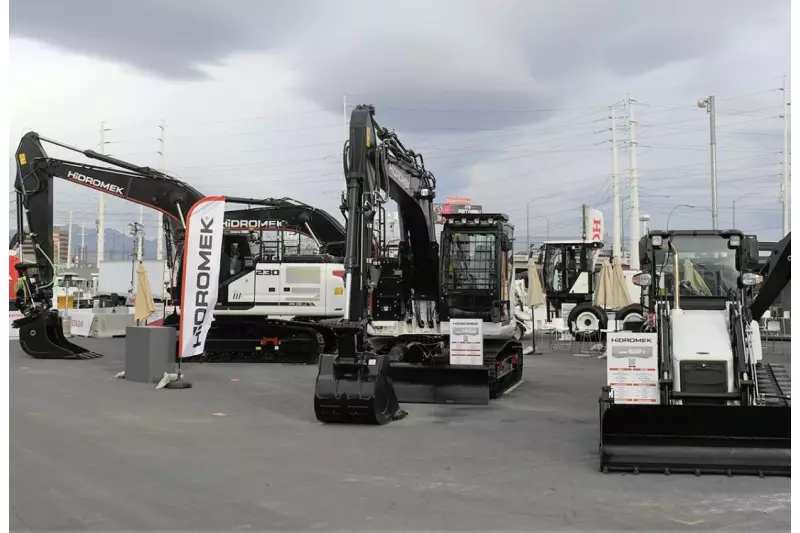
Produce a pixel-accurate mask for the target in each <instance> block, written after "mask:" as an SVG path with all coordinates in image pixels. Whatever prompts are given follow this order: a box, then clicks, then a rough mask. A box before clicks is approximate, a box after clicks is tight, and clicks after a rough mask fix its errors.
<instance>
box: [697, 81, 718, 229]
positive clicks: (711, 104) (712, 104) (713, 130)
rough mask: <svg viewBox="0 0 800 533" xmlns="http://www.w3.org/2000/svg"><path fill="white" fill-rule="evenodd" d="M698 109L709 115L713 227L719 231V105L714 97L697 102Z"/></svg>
mask: <svg viewBox="0 0 800 533" xmlns="http://www.w3.org/2000/svg"><path fill="white" fill-rule="evenodd" d="M697 107H699V108H701V109H705V110H706V112H707V113H708V117H709V118H708V120H709V122H708V128H709V131H710V137H711V227H712V229H715V230H716V229H719V213H718V210H717V104H716V98H715V97H714V96H713V95H712V96H709V97H708V98H706V99H704V100H700V101H699V102H697Z"/></svg>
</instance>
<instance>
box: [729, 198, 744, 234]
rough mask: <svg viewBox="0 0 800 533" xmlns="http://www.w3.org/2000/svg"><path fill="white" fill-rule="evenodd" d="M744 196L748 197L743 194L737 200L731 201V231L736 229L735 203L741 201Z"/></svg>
mask: <svg viewBox="0 0 800 533" xmlns="http://www.w3.org/2000/svg"><path fill="white" fill-rule="evenodd" d="M745 196H748V195H746V194H743V195H741V196H740V197H739V198H737V199H736V200H734V201H733V209H732V211H733V228H732V229H736V202H738V201H739V200H741V199H742V198H744V197H745Z"/></svg>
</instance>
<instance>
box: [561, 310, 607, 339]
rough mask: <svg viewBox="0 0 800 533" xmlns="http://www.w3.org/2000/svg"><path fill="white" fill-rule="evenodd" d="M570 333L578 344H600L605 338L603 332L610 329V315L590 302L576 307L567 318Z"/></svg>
mask: <svg viewBox="0 0 800 533" xmlns="http://www.w3.org/2000/svg"><path fill="white" fill-rule="evenodd" d="M567 323H568V324H569V332H570V333H571V334H572V336H573V337H574V338H575V340H576V341H578V342H584V341H586V342H590V341H595V342H598V341H600V340H602V338H603V330H604V329H606V327H608V315H606V313H605V311H603V310H602V309H600V308H599V307H597V306H595V305H592V304H591V303H589V302H583V303H580V304H578V305H576V306H575V307H574V308H573V309H572V311H570V313H569V316H568V317H567Z"/></svg>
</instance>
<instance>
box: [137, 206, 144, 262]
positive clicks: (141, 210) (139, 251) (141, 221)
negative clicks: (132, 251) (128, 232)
mask: <svg viewBox="0 0 800 533" xmlns="http://www.w3.org/2000/svg"><path fill="white" fill-rule="evenodd" d="M139 226H141V227H144V206H142V205H140V206H139ZM142 234H143V232H141V231H140V232H139V234H138V235H137V236H136V260H137V261H141V260H142Z"/></svg>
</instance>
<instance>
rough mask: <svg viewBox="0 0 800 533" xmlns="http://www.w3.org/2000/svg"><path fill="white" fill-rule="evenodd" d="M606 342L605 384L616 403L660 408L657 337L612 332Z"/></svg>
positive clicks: (644, 334) (629, 332) (650, 334)
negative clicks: (658, 406)
mask: <svg viewBox="0 0 800 533" xmlns="http://www.w3.org/2000/svg"><path fill="white" fill-rule="evenodd" d="M606 339H607V343H608V344H607V351H606V354H607V357H606V372H607V378H606V384H607V385H608V386H609V387H610V388H611V394H612V395H613V398H614V402H615V403H619V404H623V403H625V404H634V405H658V404H659V403H660V399H661V397H660V394H659V388H658V357H657V348H658V334H657V333H635V332H631V331H615V332H611V331H609V332H608V333H607V334H606Z"/></svg>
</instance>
